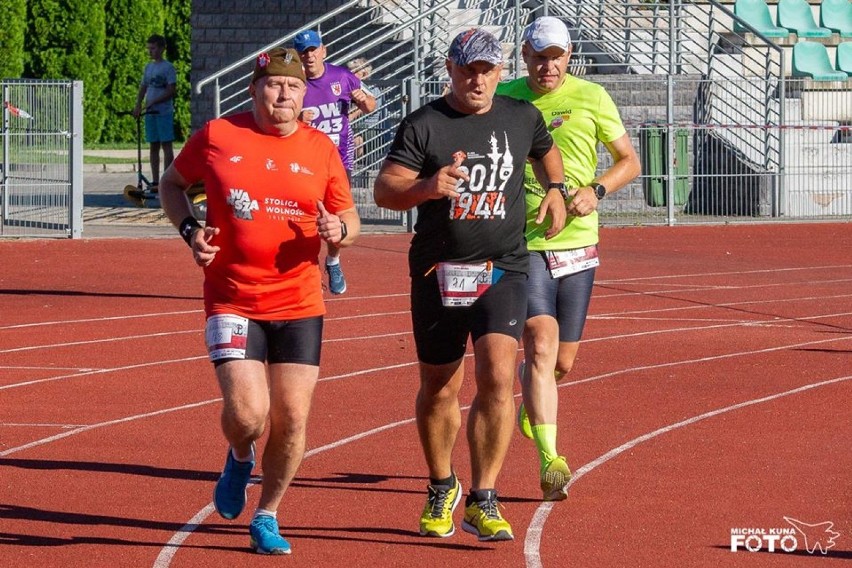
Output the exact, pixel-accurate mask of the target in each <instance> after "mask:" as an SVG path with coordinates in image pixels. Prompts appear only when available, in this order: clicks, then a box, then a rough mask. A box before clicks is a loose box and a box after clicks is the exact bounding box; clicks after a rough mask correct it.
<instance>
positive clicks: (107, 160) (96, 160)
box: [83, 155, 146, 164]
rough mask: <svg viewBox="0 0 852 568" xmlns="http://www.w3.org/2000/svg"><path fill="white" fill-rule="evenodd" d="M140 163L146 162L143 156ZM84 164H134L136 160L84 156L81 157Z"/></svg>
mask: <svg viewBox="0 0 852 568" xmlns="http://www.w3.org/2000/svg"><path fill="white" fill-rule="evenodd" d="M142 161H143V162H144V161H146V158H145V157H144V156H143V157H142ZM83 163H84V164H135V163H136V158H111V157H107V156H86V155H83Z"/></svg>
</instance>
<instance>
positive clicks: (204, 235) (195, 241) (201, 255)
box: [189, 226, 219, 266]
mask: <svg viewBox="0 0 852 568" xmlns="http://www.w3.org/2000/svg"><path fill="white" fill-rule="evenodd" d="M218 234H219V228H218V227H209V226H208V227H204V228H203V229H196V230H195V231H193V233H192V237H191V238H190V241H189V246H190V248H192V257H193V258H194V259H195V264H197V265H198V266H210V263H211V262H213V259H214V258H216V253H217V252H219V247H217V246H213V245H211V244H210V240H211V239H212V238H213V237H214V236H216V235H218Z"/></svg>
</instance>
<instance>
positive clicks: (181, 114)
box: [163, 0, 192, 141]
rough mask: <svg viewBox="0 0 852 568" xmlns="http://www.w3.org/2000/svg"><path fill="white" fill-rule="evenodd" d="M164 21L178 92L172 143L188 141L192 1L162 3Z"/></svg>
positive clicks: (169, 57)
mask: <svg viewBox="0 0 852 568" xmlns="http://www.w3.org/2000/svg"><path fill="white" fill-rule="evenodd" d="M164 4H165V10H166V18H165V34H163V35H165V36H166V42H167V43H168V48H167V50H166V58H167V59H168V60H169V61H171V62H172V64H173V65H174V66H175V71H176V72H177V91H176V93H175V129H176V130H177V132H176V134H177V137H176V138H175V140H178V141H183V140H186V139H187V138H188V137H189V134H190V132H189V130H190V123H191V118H192V117H191V115H190V110H189V100H190V96H191V85H190V79H189V76H190V71H191V68H192V64H191V62H192V55H191V53H190V51H191V46H192V26H191V25H190V16H191V14H192V0H164Z"/></svg>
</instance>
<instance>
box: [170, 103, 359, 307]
mask: <svg viewBox="0 0 852 568" xmlns="http://www.w3.org/2000/svg"><path fill="white" fill-rule="evenodd" d="M174 166H175V168H177V171H178V172H179V173H180V174H181V175H182V176H183V177H184V179H186V181H187V182H190V183H195V182H197V181H199V180H203V181H204V187H205V191H206V193H207V225H208V226H211V227H218V228H219V230H220V233H219V235H217V236H215V237H213V239H212V240H211V241H210V242H211V244H212V245H216V246H219V247H221V250H220V251H219V252H218V253H217V254H216V258H215V259H214V260H213V262H212V263H211V264H210V266H208V267H206V268H205V269H204V308H205V311H206V313H207V316H208V317H209V316H211V315H213V314H221V313H232V314H237V315H241V316H244V317H248V318H253V319H259V320H292V319H301V318H307V317H314V316H318V315H322V314H324V313H325V306H324V304H323V300H322V276H321V274H320V270H319V263H318V260H317V255H318V254H319V251H320V238H319V235H318V234H317V226H316V218H317V201H320V200H321V201H322V202H323V204H324V205H325V208H326V209H327V210H328V211H329V212H330V213H335V214H337V213H338V212H340V211H343V210H345V209H351V208H353V207H354V203H353V200H352V194H351V193H350V189H349V181H348V179H347V177H346V171H345V170H344V169H343V163H342V162H341V161H340V154H339V153H338V152H337V148H336V147H335V146H334V144H333V143H332V142H331V140H330V139H329V137H328V136H326V135H325V134H323V133H322V132H320V131H318V130H315V129H314V128H311V127H310V126H307V125H304V124H302V123H299V127H298V129H297V130H296V132H294V133H293V134H291V135H290V136H287V137H283V138H279V137H276V136H271V135H269V134H264V133H262V132H261V131H260V130H259V129H258V127H257V125H256V123H255V121H254V118H253V117H252V115H251V113H250V112H248V113H242V114H237V115H234V116H230V117H225V118H219V119H215V120H212V121H210V122H208V123H207V124H206V125H205V126H204V128H202V129H201V130H199V131H198V132H196V133H195V134H194V135H193V136H192V137H191V138H190V139H189V141H188V142H187V143H186V145H185V146H184V147H183V149H182V150H181V152H180V154H179V155H178V156H177V158H176V159H175V161H174Z"/></svg>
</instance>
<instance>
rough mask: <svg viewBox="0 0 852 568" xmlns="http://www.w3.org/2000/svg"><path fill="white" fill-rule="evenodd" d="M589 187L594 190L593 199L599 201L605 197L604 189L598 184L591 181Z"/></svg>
mask: <svg viewBox="0 0 852 568" xmlns="http://www.w3.org/2000/svg"><path fill="white" fill-rule="evenodd" d="M589 187H591V188H592V189H593V190H595V197H597V198H598V200H601V199H603V198H604V197H606V188H605V187H604V186H603V185H601V184H599V183H598V182H596V181H593V182H592V183H590V184H589Z"/></svg>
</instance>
